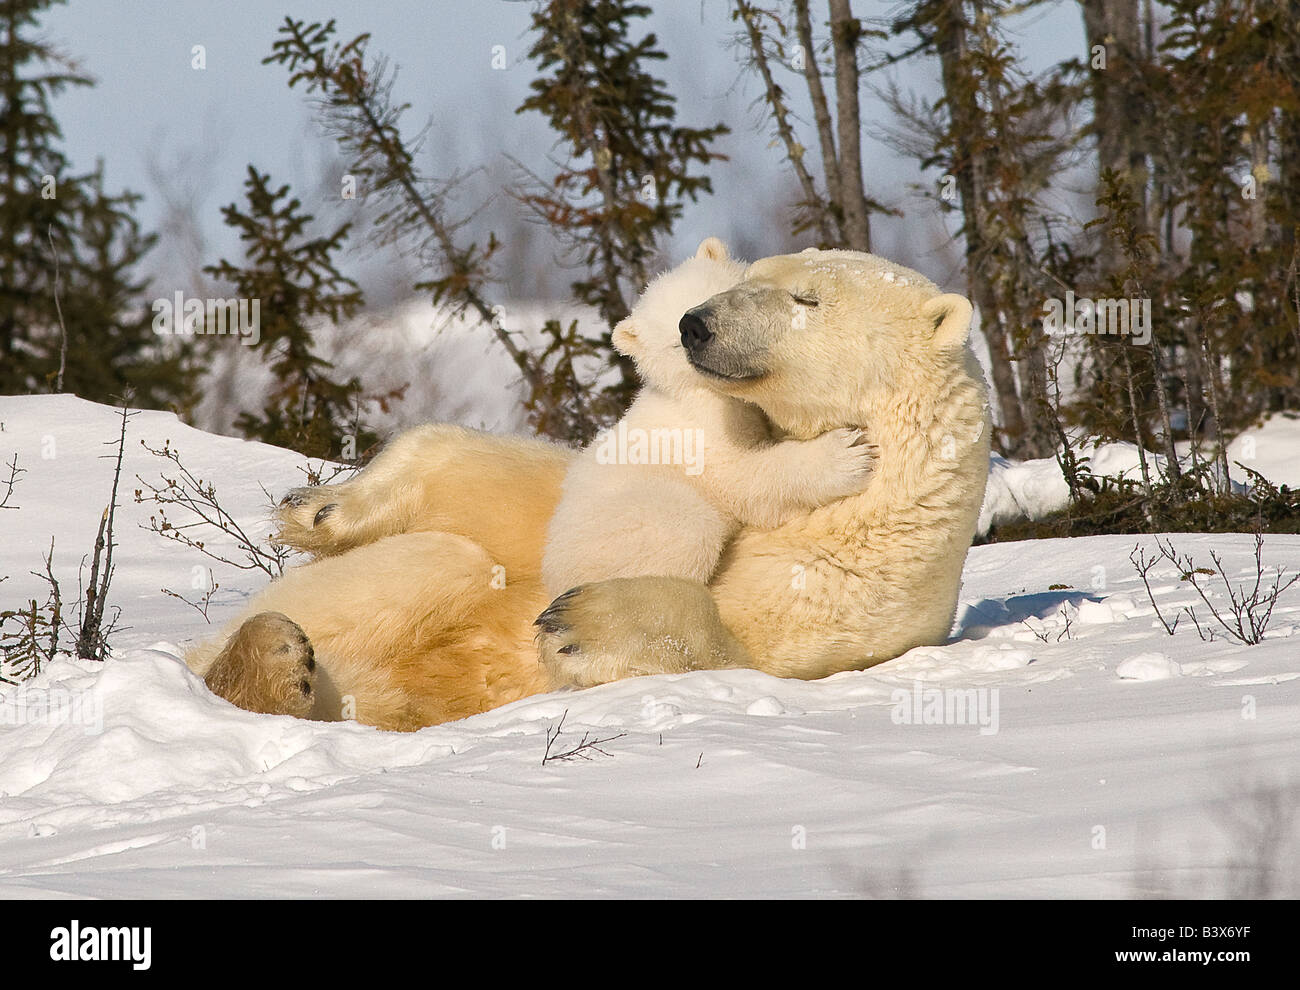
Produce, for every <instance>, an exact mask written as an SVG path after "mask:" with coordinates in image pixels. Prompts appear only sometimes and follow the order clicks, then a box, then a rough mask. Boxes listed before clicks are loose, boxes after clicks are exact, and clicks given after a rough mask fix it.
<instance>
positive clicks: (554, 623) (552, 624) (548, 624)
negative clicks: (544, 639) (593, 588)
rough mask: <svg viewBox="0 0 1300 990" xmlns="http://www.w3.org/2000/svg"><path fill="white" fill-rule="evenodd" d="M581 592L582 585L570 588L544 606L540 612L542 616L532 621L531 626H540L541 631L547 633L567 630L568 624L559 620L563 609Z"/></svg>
mask: <svg viewBox="0 0 1300 990" xmlns="http://www.w3.org/2000/svg"><path fill="white" fill-rule="evenodd" d="M581 591H582V585H578V587H576V588H570V589H569V590H568V591H566V592H565V593H564V594H562V595H560V596H559V597H558V598H556V599H555V601H553V602H551V604H549V605H547V606H546V608H545V609H544V610H543V611H542V614H541V615H539V616H538V617H537V618H536V619H535V620H534V621H533V625H535V626H541V627H542V630H543V631H544V632H548V633H557V632H563V631H564V630H566V629H568V628H569V625H568V623H567V622H564V621H563V619H562V618H561V617H562V616H563V615H564V608H565V606H566V605H567V604H568V603H569V602H570V601H572V600H573V599H574V598H575V597H576V596H577V595H578V593H579V592H581Z"/></svg>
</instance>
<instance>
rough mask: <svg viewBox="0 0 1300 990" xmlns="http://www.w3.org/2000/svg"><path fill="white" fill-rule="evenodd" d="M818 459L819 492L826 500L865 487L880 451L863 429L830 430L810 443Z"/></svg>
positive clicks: (853, 492) (841, 496)
mask: <svg viewBox="0 0 1300 990" xmlns="http://www.w3.org/2000/svg"><path fill="white" fill-rule="evenodd" d="M811 443H813V444H814V445H816V448H817V451H816V452H817V455H818V456H819V457H820V458H821V468H822V470H821V471H820V472H816V476H819V477H820V478H821V479H822V480H823V483H824V485H823V487H822V492H823V494H824V496H825V498H826V499H827V500H830V499H836V498H843V497H845V496H846V495H856V494H857V493H858V492H860V491H862V489H863V488H865V487H866V486H867V482H868V481H870V480H871V476H872V474H873V473H874V472H875V469H876V461H877V458H878V457H879V456H880V448H879V447H877V446H876V445H875V444H873V443H872V442H871V441H870V440H869V439H868V438H867V434H866V432H865V431H864V430H859V429H856V428H853V427H844V428H840V429H835V430H830V431H828V432H826V433H823V434H822V435H821V436H819V437H817V438H816V439H814V440H812V441H811Z"/></svg>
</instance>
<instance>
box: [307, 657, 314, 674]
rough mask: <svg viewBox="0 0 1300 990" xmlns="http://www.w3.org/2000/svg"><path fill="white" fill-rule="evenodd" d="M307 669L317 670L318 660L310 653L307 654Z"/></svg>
mask: <svg viewBox="0 0 1300 990" xmlns="http://www.w3.org/2000/svg"><path fill="white" fill-rule="evenodd" d="M307 669H308V670H309V671H312V670H315V669H316V658H315V657H314V656H313V655H312V654H310V653H308V654H307Z"/></svg>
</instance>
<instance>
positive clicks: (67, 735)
mask: <svg viewBox="0 0 1300 990" xmlns="http://www.w3.org/2000/svg"><path fill="white" fill-rule="evenodd" d="M0 424H3V429H0V459H4V460H6V461H7V460H8V458H9V457H10V456H11V455H12V454H13V453H14V452H17V453H18V455H19V463H20V466H21V467H23V468H26V469H27V472H28V473H27V474H26V475H25V476H23V477H22V479H21V480H20V482H19V485H18V488H17V491H16V492H15V496H14V499H13V502H15V503H16V504H18V505H19V506H20V508H19V509H18V510H17V511H11V510H0V575H8V576H9V580H7V581H5V582H4V583H3V584H0V602H3V603H4V605H5V606H9V605H11V604H12V603H15V602H17V601H21V600H23V599H24V598H27V597H43V587H42V585H41V582H40V581H39V580H38V579H37V578H35V577H34V576H32V575H31V574H29V573H28V572H29V571H31V570H39V569H40V568H41V565H42V557H43V554H44V553H45V552H46V550H47V549H48V546H49V539H50V537H51V535H53V537H54V538H55V556H54V566H55V570H56V573H57V574H58V575H59V576H60V579H61V580H62V582H63V584H64V587H65V594H66V593H67V591H68V590H69V589H71V590H72V594H73V595H75V589H76V586H77V579H76V575H77V568H78V563H79V561H80V560H81V557H82V554H84V553H85V552H86V551H87V550H88V549H89V547H90V542H91V540H92V539H93V536H94V530H95V528H96V526H97V524H98V520H99V516H100V513H101V511H102V508H103V505H104V501H105V499H106V497H107V491H108V485H109V481H110V479H111V471H112V463H111V461H108V460H103V459H101V456H102V455H103V454H105V453H108V452H109V451H110V450H111V448H109V447H104V446H103V443H104V442H105V441H110V440H112V439H113V438H114V437H115V436H116V428H117V421H116V413H115V411H114V410H112V409H108V408H104V407H100V406H95V405H91V404H89V403H85V402H82V401H80V400H77V399H74V398H71V397H64V396H42V397H21V398H12V397H5V398H0ZM1286 425H1287V426H1288V427H1290V426H1291V425H1293V424H1290V423H1288V424H1286ZM142 438H143V439H146V440H147V441H148V442H149V444H150V445H151V446H158V445H160V444H161V443H162V442H163V440H164V439H168V440H170V441H171V444H172V446H173V447H174V448H177V449H179V451H180V452H181V455H182V458H183V460H184V461H185V463H186V464H187V465H189V466H190V467H191V468H192V469H193V470H195V471H196V473H198V474H200V475H201V476H203V477H205V478H210V479H212V480H213V481H214V482H215V483H216V484H217V487H218V491H219V493H220V496H221V499H222V501H223V503H225V504H226V505H227V506H228V507H229V508H231V509H232V510H233V511H235V512H236V514H237V515H238V517H239V518H240V519H241V520H243V521H245V522H246V523H247V524H248V525H249V526H252V527H255V528H256V530H257V531H258V532H261V533H264V532H266V530H267V524H266V522H265V512H266V508H267V496H266V495H265V494H264V493H263V491H262V490H261V487H260V485H265V487H266V488H267V489H268V490H269V491H270V492H271V493H272V494H274V493H277V492H279V491H282V490H283V489H284V488H286V487H289V486H291V485H295V484H301V483H302V474H301V471H300V470H299V468H300V467H301V465H302V464H303V461H302V459H301V458H299V457H297V456H296V455H293V454H290V453H287V452H285V451H280V450H276V449H274V448H271V447H267V446H264V445H260V444H255V443H247V442H243V441H239V440H235V439H231V438H228V437H220V436H213V435H210V434H205V433H201V432H199V431H197V430H193V429H190V428H188V427H185V426H183V425H182V424H180V423H178V422H177V421H176V420H175V419H174V418H173V417H171V416H170V415H168V414H164V413H141V414H140V415H138V416H137V417H135V418H133V419H132V420H131V422H130V426H129V434H128V444H127V451H128V462H127V467H126V470H125V472H124V482H123V489H124V490H125V491H126V498H125V499H124V503H123V505H122V507H121V509H120V510H119V521H118V537H119V543H120V545H119V547H118V550H117V557H116V561H117V572H116V574H115V576H114V579H113V585H112V591H111V601H112V602H113V603H115V604H118V605H120V606H121V607H122V609H123V616H122V619H123V623H124V624H125V625H126V626H128V627H129V628H125V629H122V630H121V631H119V633H118V634H117V635H116V637H115V639H114V640H113V644H114V646H115V654H114V656H113V658H112V659H110V660H109V661H108V662H106V663H104V664H99V663H95V662H91V661H82V660H74V659H64V660H59V661H58V662H55V663H53V664H51V665H49V666H48V667H47V668H46V669H45V671H44V672H43V673H42V674H41V675H39V676H38V677H37V678H35V679H34V680H32V681H30V682H28V683H27V684H26V685H24V686H22V687H11V686H8V685H4V686H0V692H2V693H3V694H4V699H3V701H0V896H4V897H38V896H39V897H51V896H65V895H74V896H88V897H119V898H123V897H124V898H132V897H145V896H148V897H192V898H206V897H249V898H258V897H266V896H279V897H308V896H350V897H414V896H420V897H425V896H451V897H467V896H475V897H479V896H489V897H490V896H511V897H579V896H583V897H590V896H620V895H622V896H655V897H659V896H676V897H699V896H710V897H715V896H764V897H802V896H843V897H849V896H883V897H893V896H925V897H1061V896H1070V897H1089V898H1114V897H1132V896H1135V895H1139V896H1140V895H1173V896H1210V895H1220V896H1221V895H1225V894H1230V893H1232V892H1234V891H1240V890H1241V889H1243V887H1242V885H1243V884H1245V883H1247V881H1248V880H1249V878H1250V877H1253V876H1255V873H1254V871H1255V870H1256V869H1257V868H1259V869H1263V870H1265V871H1266V873H1267V875H1268V876H1269V878H1270V881H1271V882H1272V884H1273V889H1274V890H1275V891H1279V892H1285V893H1288V894H1290V895H1291V896H1294V895H1295V893H1296V892H1297V891H1300V870H1298V867H1297V864H1298V863H1300V855H1297V854H1298V853H1300V848H1297V843H1296V837H1295V834H1294V829H1293V830H1292V831H1291V833H1290V834H1289V840H1288V841H1289V843H1290V844H1289V845H1287V844H1286V843H1283V845H1282V846H1281V847H1279V848H1278V850H1277V852H1276V855H1275V858H1273V859H1271V860H1269V861H1267V862H1261V861H1260V860H1259V856H1260V853H1259V849H1262V848H1264V846H1262V845H1260V844H1259V843H1258V842H1257V841H1256V840H1255V839H1254V838H1253V833H1250V832H1249V830H1248V829H1246V830H1245V831H1243V828H1245V826H1243V825H1242V824H1241V823H1242V822H1246V823H1249V822H1251V821H1257V820H1258V821H1262V820H1263V819H1262V817H1261V816H1263V815H1264V814H1265V813H1266V811H1267V808H1268V807H1269V804H1268V802H1269V800H1270V799H1269V795H1270V793H1274V792H1281V793H1283V794H1284V796H1285V797H1284V803H1286V802H1289V803H1287V807H1289V808H1291V809H1292V810H1293V811H1296V812H1298V813H1300V808H1297V803H1300V745H1297V743H1298V741H1300V740H1298V736H1300V728H1298V727H1300V586H1297V587H1295V588H1292V589H1291V590H1289V591H1288V592H1287V593H1286V594H1285V595H1284V597H1283V599H1282V600H1281V602H1280V603H1279V605H1278V607H1277V609H1276V610H1275V613H1274V616H1273V620H1272V623H1271V625H1270V626H1269V628H1268V631H1267V634H1266V636H1265V638H1264V641H1263V642H1262V643H1261V644H1259V645H1257V646H1253V647H1246V646H1241V645H1238V644H1235V643H1232V642H1229V641H1227V640H1226V639H1224V638H1222V637H1218V638H1216V639H1214V640H1213V641H1210V642H1203V641H1202V640H1201V639H1200V638H1199V637H1198V636H1197V634H1196V631H1195V629H1193V628H1191V627H1190V625H1189V624H1187V623H1180V624H1179V627H1178V629H1177V631H1176V634H1175V635H1174V636H1172V637H1170V636H1169V635H1167V634H1166V632H1165V631H1164V629H1163V628H1162V627H1161V625H1160V624H1159V623H1158V622H1157V621H1156V619H1155V614H1154V611H1153V609H1152V608H1151V606H1150V604H1149V602H1148V600H1147V597H1146V593H1145V590H1144V589H1143V587H1142V585H1141V582H1140V581H1139V580H1138V577H1137V575H1136V573H1135V572H1134V570H1133V568H1132V566H1131V565H1130V564H1129V562H1128V559H1127V558H1128V554H1129V551H1130V550H1131V549H1132V547H1133V545H1134V543H1135V542H1139V541H1141V540H1142V538H1140V537H1132V536H1104V537H1090V538H1086V539H1074V540H1043V541H1034V542H1029V543H1010V544H992V545H988V546H980V547H976V548H974V549H973V550H972V552H971V554H970V557H969V558H968V562H967V566H966V570H965V573H964V575H963V587H962V592H961V603H962V604H961V607H960V609H959V612H958V616H957V620H956V622H955V625H954V636H953V639H952V641H951V642H949V643H948V644H946V645H943V646H938V647H927V648H922V649H916V650H913V651H911V652H910V653H908V654H906V655H905V656H903V657H900V658H898V659H897V660H894V661H891V662H889V663H886V664H882V665H880V666H878V667H875V668H872V669H870V670H866V671H860V672H849V673H843V674H838V675H835V676H833V677H830V678H827V679H826V680H824V681H820V682H802V681H789V680H780V679H776V678H772V677H768V676H766V675H763V674H760V673H757V672H755V671H724V672H701V673H693V674H688V675H680V676H662V677H653V678H638V679H633V680H628V681H623V682H619V683H615V684H610V685H605V686H602V687H598V688H594V689H590V690H586V691H580V692H578V691H571V692H557V693H553V694H548V695H542V696H538V697H533V698H528V699H525V700H523V701H520V702H517V703H515V704H513V705H508V706H506V707H504V708H501V709H498V710H496V711H492V712H488V713H486V714H484V715H480V716H476V717H474V718H471V719H466V720H464V721H462V722H457V723H451V724H447V725H442V726H435V727H431V728H428V729H424V730H421V731H420V732H416V733H411V734H394V733H383V732H379V731H377V730H374V729H370V728H367V727H364V726H359V725H355V724H351V723H340V724H324V723H312V722H305V721H299V720H294V719H290V718H281V717H269V716H259V715H253V714H250V713H247V712H243V711H240V710H238V709H235V708H233V707H232V706H230V705H228V704H226V703H225V702H223V701H221V700H220V699H217V698H215V697H214V696H212V695H211V694H210V693H209V692H208V691H207V690H206V688H205V686H204V685H203V684H202V682H201V681H199V680H198V679H197V678H195V677H194V676H192V675H191V674H190V673H189V672H188V670H187V669H186V668H185V667H184V665H183V664H182V663H181V661H180V659H179V657H180V653H181V650H182V648H183V646H184V644H185V643H186V642H187V641H190V640H193V639H195V638H197V637H202V636H206V635H208V634H209V632H210V628H211V627H210V626H209V625H208V624H207V623H206V622H205V621H204V619H203V617H202V616H201V615H199V614H198V612H196V611H195V610H193V609H191V608H189V607H187V606H186V605H184V604H183V603H181V602H180V601H178V600H176V599H174V598H171V597H168V596H166V595H163V594H161V593H160V590H159V589H161V588H164V587H167V588H171V589H173V590H177V591H181V592H183V593H185V594H187V596H189V597H191V598H193V597H195V591H194V590H193V589H192V587H191V585H192V581H193V579H194V577H195V575H196V573H198V574H206V569H207V566H208V564H207V562H206V561H205V560H203V559H202V558H201V557H199V556H197V555H196V554H194V553H192V552H190V551H187V550H185V549H183V548H181V547H178V546H176V545H174V544H171V543H168V542H166V541H164V540H162V539H161V538H160V537H158V536H156V535H154V534H152V533H150V532H148V531H147V530H145V529H141V528H139V524H140V523H142V522H145V521H147V518H148V511H147V508H146V507H145V506H140V505H135V504H134V503H133V502H132V501H131V498H130V491H131V490H132V489H134V488H135V487H138V484H137V483H136V482H135V481H134V476H135V475H136V474H137V473H138V474H140V475H143V476H145V477H150V478H151V477H156V476H157V474H158V473H159V471H160V470H161V468H160V466H159V465H160V463H161V462H158V461H157V460H156V459H155V458H154V457H152V455H150V454H148V453H147V452H146V451H145V450H144V449H143V448H141V447H140V446H139V440H140V439H142ZM51 441H52V444H51ZM1268 447H1269V445H1268V444H1267V443H1263V442H1261V443H1259V444H1257V451H1256V452H1257V455H1258V456H1259V457H1260V459H1261V461H1262V460H1265V459H1266V458H1267V456H1269V454H1268ZM43 450H44V451H46V452H52V453H53V456H50V457H42V451H43ZM1280 459H1281V460H1285V458H1280ZM1014 468H1015V466H1014V465H1011V466H1009V467H1008V471H1009V470H1012V469H1014ZM126 479H130V481H129V482H128V481H127V480H126ZM1003 480H1004V481H1005V480H1006V479H1005V478H1004V479H1003ZM259 483H260V484H259ZM991 490H992V486H991ZM1017 494H1018V496H1019V497H1020V499H1021V500H1022V501H1023V500H1025V499H1026V496H1025V495H1024V493H1023V492H1019V493H1017ZM1171 538H1172V540H1173V541H1174V543H1175V546H1176V547H1177V548H1178V549H1180V550H1183V551H1186V552H1188V553H1191V554H1192V556H1193V557H1195V558H1196V559H1198V560H1200V559H1201V558H1205V559H1207V560H1208V555H1209V551H1210V550H1211V549H1215V550H1218V551H1220V552H1221V553H1222V554H1223V559H1224V564H1225V567H1226V568H1227V569H1228V573H1229V574H1232V575H1238V574H1240V575H1241V577H1242V580H1245V579H1246V577H1248V576H1253V573H1254V571H1253V540H1252V538H1251V537H1249V536H1247V535H1231V534H1230V535H1196V534H1174V535H1173V536H1172V537H1171ZM1147 542H1148V543H1149V542H1151V541H1150V539H1149V538H1148V539H1147ZM1264 559H1265V562H1266V564H1268V565H1274V564H1277V565H1282V566H1285V567H1288V568H1290V569H1292V570H1294V569H1296V568H1300V536H1287V535H1277V536H1268V537H1267V538H1266V541H1265V548H1264ZM196 568H197V571H196ZM213 571H214V574H215V575H216V578H217V580H218V582H219V583H220V585H221V590H220V591H219V592H218V593H217V594H216V595H215V596H214V598H213V603H212V606H211V610H210V616H211V618H212V621H213V623H214V624H220V623H221V622H224V621H225V620H227V619H229V618H230V617H232V616H233V615H235V614H236V613H237V611H238V609H239V608H240V607H241V605H242V604H243V602H244V601H246V599H247V597H248V595H250V594H251V593H253V592H254V591H256V590H257V588H258V587H260V586H261V584H262V583H264V581H265V576H264V575H261V574H257V573H253V572H241V571H238V570H236V569H234V568H220V567H216V566H214V567H213ZM1149 578H1150V580H1151V582H1152V588H1153V590H1154V591H1155V593H1156V594H1157V596H1158V599H1159V601H1160V603H1161V608H1162V610H1163V611H1164V612H1165V614H1166V615H1167V616H1168V615H1170V614H1172V613H1176V611H1177V608H1178V606H1180V605H1192V604H1195V603H1196V602H1197V601H1198V599H1197V598H1196V595H1195V592H1193V591H1192V590H1191V589H1190V588H1188V587H1187V586H1186V585H1185V584H1184V583H1181V582H1180V581H1179V580H1178V575H1177V574H1176V573H1175V572H1174V571H1173V569H1172V568H1169V567H1164V568H1160V567H1157V568H1155V569H1154V570H1153V571H1152V572H1151V574H1150V575H1149ZM1219 598H1220V600H1222V596H1221V595H1220V596H1219ZM1179 675H1181V676H1179ZM963 706H965V707H963ZM566 712H567V715H565V713H566ZM954 712H955V713H956V715H957V717H950V716H951V714H952V713H954ZM933 714H940V715H942V716H943V717H942V718H941V719H940V720H939V721H938V722H937V723H936V722H935V721H934V719H932V718H930V717H929V716H930V715H933ZM561 716H565V721H564V726H563V733H564V734H563V736H562V737H561V743H576V742H577V741H578V740H579V739H581V737H582V734H583V733H584V732H591V733H592V734H593V736H595V737H599V738H602V739H607V738H609V737H614V736H618V735H619V734H620V733H623V735H622V736H621V738H617V739H613V740H612V741H609V742H607V743H605V744H603V745H602V746H601V748H602V749H603V750H605V752H606V753H608V754H609V755H607V756H603V755H600V754H590V755H591V756H592V758H591V759H590V760H589V761H581V760H573V761H568V762H554V761H553V762H550V763H547V764H545V765H543V763H542V756H543V754H544V752H545V748H546V734H547V731H548V730H550V729H552V728H553V727H554V726H555V725H556V724H557V723H558V722H559V719H560V718H561ZM994 727H996V728H995V731H986V730H989V729H993V728H994ZM1256 812H1258V813H1256ZM1252 816H1253V817H1252ZM1290 820H1291V822H1292V823H1293V824H1294V822H1295V821H1296V820H1297V819H1296V818H1294V817H1293V818H1292V819H1290Z"/></svg>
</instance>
